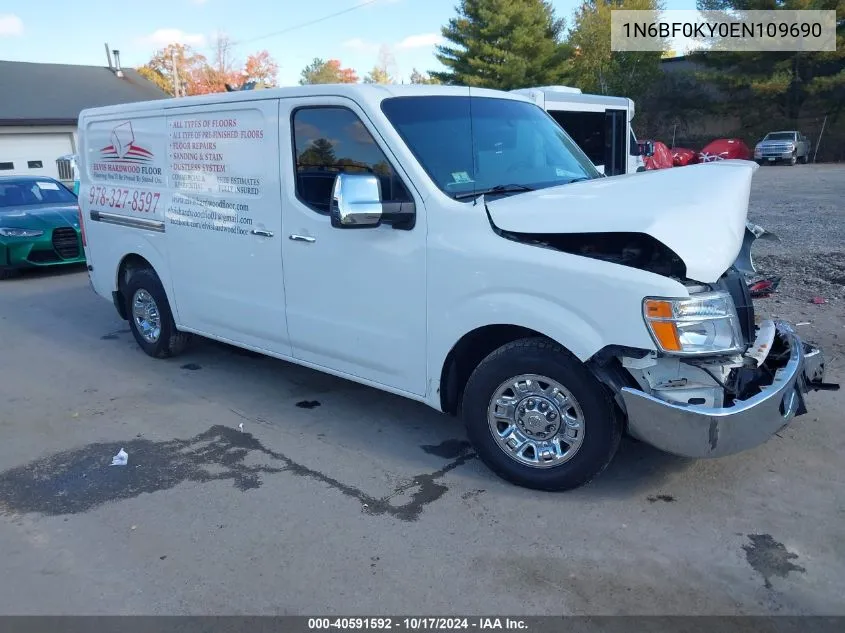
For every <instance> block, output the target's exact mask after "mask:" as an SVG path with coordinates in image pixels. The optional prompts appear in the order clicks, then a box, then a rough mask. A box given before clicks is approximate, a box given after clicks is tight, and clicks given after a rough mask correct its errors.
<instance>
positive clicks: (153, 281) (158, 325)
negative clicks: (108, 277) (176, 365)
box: [123, 268, 190, 358]
mask: <svg viewBox="0 0 845 633" xmlns="http://www.w3.org/2000/svg"><path fill="white" fill-rule="evenodd" d="M123 296H124V298H125V300H126V314H127V316H128V317H129V328H130V329H131V330H132V335H133V336H134V337H135V341H136V342H137V343H138V345H139V346H140V347H141V349H142V350H144V352H146V353H147V355H149V356H152V357H153V358H168V357H170V356H177V355H178V354H181V353H182V352H183V351H184V350H185V348H186V347H187V345H188V343H189V341H190V334H188V333H186V332H180V331H179V330H177V329H176V324H175V323H174V321H173V313H172V312H171V311H170V304H169V303H168V302H167V295H166V294H165V292H164V287H163V286H162V285H161V281H160V280H159V278H158V275H156V274H155V271H153V270H151V269H149V268H142V269H136V270H134V271H132V273H131V275H130V276H129V279H128V280H127V282H126V286H125V287H124V288H123Z"/></svg>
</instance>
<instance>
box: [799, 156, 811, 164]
mask: <svg viewBox="0 0 845 633" xmlns="http://www.w3.org/2000/svg"><path fill="white" fill-rule="evenodd" d="M809 162H810V155H809V154H804V155H803V156H802V157H801V164H802V165H806V164H807V163H809Z"/></svg>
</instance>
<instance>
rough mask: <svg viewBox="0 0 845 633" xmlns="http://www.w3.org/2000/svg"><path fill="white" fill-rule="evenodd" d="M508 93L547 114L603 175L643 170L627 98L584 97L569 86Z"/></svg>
mask: <svg viewBox="0 0 845 633" xmlns="http://www.w3.org/2000/svg"><path fill="white" fill-rule="evenodd" d="M512 92H514V93H515V94H521V95H523V96H526V97H528V98H529V99H531V100H532V101H533V102H534V103H536V104H537V105H538V106H540V107H541V108H543V109H544V110H546V111H547V112H548V113H549V114H551V115H552V118H553V119H554V120H555V121H557V122H558V124H560V126H561V127H563V129H564V130H566V132H567V134H569V136H570V137H572V140H573V141H575V142H576V143H577V144H578V147H580V148H581V149H582V150H584V153H585V154H586V155H587V157H588V158H589V159H590V160H591V161H592V162H593V164H594V165H595V166H596V168H597V169H598V170H599V171H600V172H601V173H603V174H605V175H606V176H618V175H619V174H633V173H636V172H640V171H645V170H646V169H645V162H644V161H643V156H642V153H641V152H640V147H639V144H638V143H637V137H636V136H635V135H634V128H633V124H632V122H633V120H634V111H635V108H634V102H633V101H632V100H631V99H628V98H626V97H610V96H608V95H594V94H584V93H582V92H581V89H580V88H573V87H570V86H537V87H534V88H520V89H519V90H513V91H512ZM646 151H647V152H649V151H650V152H653V149H647V150H646ZM647 155H650V154H647Z"/></svg>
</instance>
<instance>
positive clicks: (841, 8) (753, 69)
mask: <svg viewBox="0 0 845 633" xmlns="http://www.w3.org/2000/svg"><path fill="white" fill-rule="evenodd" d="M697 4H698V9H699V10H702V11H703V10H710V11H750V10H770V9H835V10H836V15H837V18H838V23H837V29H836V34H837V36H836V43H837V46H836V51H828V52H795V51H784V52H747V51H743V52H728V51H718V52H716V51H713V52H703V53H696V54H695V55H693V56H692V58H693V59H695V60H696V61H698V62H700V63H702V64H703V65H704V66H705V67H706V68H707V72H705V73H703V74H702V76H701V78H702V79H705V80H707V81H711V82H713V83H714V84H715V85H717V86H719V87H720V88H722V89H723V90H725V91H726V92H728V93H730V94H731V95H732V100H733V101H734V103H735V104H740V103H742V105H743V107H750V108H753V109H754V110H759V109H760V106H761V105H762V104H766V105H769V104H770V105H772V106H774V111H773V112H769V113H768V114H769V115H770V116H771V115H774V116H781V117H784V118H786V119H788V120H791V121H797V119H798V118H799V117H800V116H801V115H802V110H804V109H805V106H806V105H808V104H810V103H812V104H813V105H814V107H815V108H816V109H819V110H821V111H822V112H825V113H830V114H831V115H833V119H834V120H836V119H837V118H838V115H839V114H840V113H842V112H843V109H845V19H844V18H843V16H845V0H778V1H777V2H775V3H773V2H772V0H698V2H697ZM743 102H744V103H743ZM761 114H763V113H761Z"/></svg>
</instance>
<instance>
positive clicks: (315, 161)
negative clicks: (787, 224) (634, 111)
mask: <svg viewBox="0 0 845 633" xmlns="http://www.w3.org/2000/svg"><path fill="white" fill-rule="evenodd" d="M79 138H80V143H81V148H80V154H79V169H80V178H81V186H80V195H79V201H80V215H81V219H82V224H81V226H82V227H83V229H84V234H85V252H86V255H87V258H88V264H89V275H90V280H91V284H92V286H93V289H94V290H95V291H96V292H97V293H98V294H99V295H101V296H102V297H104V298H106V299H108V300H109V301H111V302H113V303H114V306H115V307H116V309H117V312H118V313H119V314H120V316H121V317H122V318H124V319H126V320H128V322H129V327H130V328H131V331H132V334H133V336H134V337H135V340H136V341H137V343H138V344H139V346H140V347H141V348H142V349H143V350H144V351H145V352H146V353H147V354H149V355H150V356H153V357H157V358H164V357H168V356H172V355H175V354H178V353H180V352H182V351H183V350H184V349H185V347H186V346H187V345H188V343H189V340H190V338H191V336H192V335H200V336H203V337H208V338H211V339H216V340H220V341H224V342H227V343H230V344H233V345H237V346H240V347H243V348H246V349H250V350H253V351H256V352H260V353H262V354H267V355H269V356H274V357H276V358H280V359H284V360H286V361H289V362H292V363H298V364H300V365H304V366H307V367H311V368H313V369H316V370H319V371H323V372H327V373H330V374H334V375H337V376H341V377H343V378H346V379H349V380H354V381H358V382H360V383H364V384H366V385H370V386H372V387H375V388H377V389H382V390H384V391H388V392H391V393H395V394H400V395H402V396H405V397H407V398H410V399H413V400H417V401H421V402H424V403H426V404H427V405H429V406H431V407H433V408H435V409H437V410H439V411H443V412H447V413H450V414H455V415H460V416H461V417H462V418H463V420H464V422H465V424H466V428H467V432H468V435H469V438H470V440H471V441H472V443H473V445H474V447H475V450H476V451H477V454H478V456H479V457H480V458H481V459H482V460H483V461H484V463H485V464H487V465H488V466H489V467H490V468H491V469H492V470H493V471H495V472H496V473H498V474H499V475H501V476H502V477H504V478H506V479H508V480H509V481H512V482H514V483H516V484H519V485H522V486H528V487H532V488H537V489H544V490H562V489H568V488H573V487H576V486H580V485H582V484H584V483H585V482H587V481H589V480H590V479H591V478H592V477H594V476H595V475H596V474H598V473H599V472H601V471H602V469H604V468H605V466H606V465H607V464H608V462H609V461H610V460H611V459H612V457H613V455H614V454H615V452H616V449H617V446H618V445H619V440H620V437H621V436H622V434H623V433H625V432H628V433H631V434H632V435H634V436H636V437H638V438H640V439H641V440H643V441H645V442H648V443H650V444H652V445H654V446H656V447H658V448H660V449H662V450H665V451H668V452H671V453H675V454H678V455H685V456H690V457H719V456H722V455H728V454H731V453H736V452H738V451H742V450H745V449H748V448H751V447H752V446H755V445H758V444H760V443H762V442H764V441H766V440H767V439H768V438H769V437H770V436H772V435H773V434H774V433H775V432H777V431H778V430H779V429H780V428H781V427H783V426H784V425H786V424H787V423H788V422H790V420H792V419H793V417H794V416H795V415H797V414H801V413H803V412H804V411H805V406H804V394H805V393H807V392H808V391H810V390H814V389H823V388H827V387H830V385H827V384H826V383H824V382H823V373H824V364H823V361H822V354H821V351H820V350H818V349H817V348H815V347H812V346H810V345H808V344H806V343H804V342H802V340H801V338H800V337H799V336H798V334H797V333H796V331H795V329H794V328H793V327H791V326H790V325H789V324H788V323H786V322H782V321H777V322H773V321H763V322H762V323H760V324H757V323H756V322H755V318H754V307H753V305H752V303H751V300H750V298H749V294H748V290H747V287H746V284H745V283H744V278H743V277H742V272H741V271H742V270H745V269H747V267H748V266H750V262H749V261H748V257H747V255H748V252H747V250H748V249H747V247H748V246H749V244H750V240H752V239H753V237H754V236H753V234H751V233H749V232H748V231H747V230H746V215H747V208H748V197H749V191H750V184H751V177H752V173H753V171H754V170H755V169H757V165H755V164H754V163H750V162H746V161H724V162H722V163H720V164H717V165H701V166H692V167H688V168H687V169H679V170H666V171H657V172H649V173H646V174H636V175H634V174H632V175H622V176H619V177H616V178H603V177H602V176H601V175H600V174H599V172H598V171H597V170H596V168H595V166H594V165H593V164H592V163H591V162H590V160H589V159H588V158H587V156H586V155H585V154H584V153H583V152H582V151H581V150H580V149H578V147H577V146H576V145H575V143H573V142H572V140H571V139H570V138H569V137H568V136H567V135H566V134H565V133H564V132H563V131H562V130H561V128H560V127H559V126H558V125H556V124H555V122H554V121H553V120H552V119H551V118H550V117H549V116H548V114H547V113H546V112H544V111H543V110H542V109H541V108H539V107H538V106H537V105H536V104H534V103H532V102H531V101H529V100H528V99H526V98H524V97H522V96H520V95H516V94H510V93H506V92H497V91H490V90H479V89H475V88H465V87H464V88H458V87H442V86H379V85H372V86H368V85H322V86H301V87H295V88H282V89H268V90H261V91H238V92H229V93H223V94H212V95H206V96H197V97H189V98H181V99H169V100H160V101H152V102H148V103H136V104H124V105H116V106H109V107H103V108H96V109H90V110H85V111H83V112H82V113H81V115H80V118H79ZM655 191H660V192H661V196H660V199H659V200H657V199H655V196H654V192H655ZM661 200H662V201H672V202H671V204H670V203H668V202H666V203H665V204H664V203H661ZM337 441H338V442H342V441H343V439H342V438H337Z"/></svg>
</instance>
